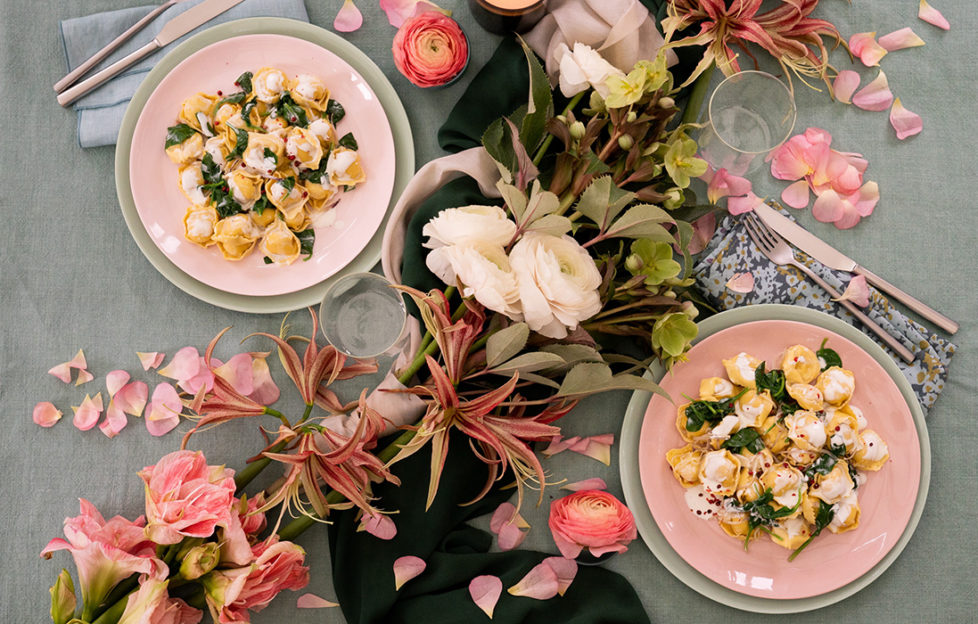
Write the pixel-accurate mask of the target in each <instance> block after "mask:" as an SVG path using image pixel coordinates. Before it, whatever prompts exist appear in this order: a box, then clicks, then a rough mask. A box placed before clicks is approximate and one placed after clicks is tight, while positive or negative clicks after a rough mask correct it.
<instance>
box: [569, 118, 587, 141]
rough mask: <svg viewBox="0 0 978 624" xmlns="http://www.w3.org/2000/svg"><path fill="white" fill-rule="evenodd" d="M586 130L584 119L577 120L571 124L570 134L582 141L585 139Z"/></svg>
mask: <svg viewBox="0 0 978 624" xmlns="http://www.w3.org/2000/svg"><path fill="white" fill-rule="evenodd" d="M586 131H587V128H585V127H584V122H583V121H575V122H574V123H572V124H571V125H570V135H571V138H572V139H574V140H575V141H580V140H581V139H583V138H584V133H585V132H586Z"/></svg>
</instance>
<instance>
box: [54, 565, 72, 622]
mask: <svg viewBox="0 0 978 624" xmlns="http://www.w3.org/2000/svg"><path fill="white" fill-rule="evenodd" d="M76 604H77V600H76V599H75V584H74V582H72V580H71V574H69V573H68V570H62V571H61V574H59V575H58V580H56V581H55V582H54V585H52V586H51V620H52V621H53V622H54V624H67V622H68V621H69V620H71V618H72V616H73V615H74V614H75V606H76Z"/></svg>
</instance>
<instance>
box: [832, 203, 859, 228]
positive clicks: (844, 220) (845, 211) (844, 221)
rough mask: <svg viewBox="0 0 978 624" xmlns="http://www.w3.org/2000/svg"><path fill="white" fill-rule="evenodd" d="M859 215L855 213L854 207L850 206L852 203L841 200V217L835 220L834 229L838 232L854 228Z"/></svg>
mask: <svg viewBox="0 0 978 624" xmlns="http://www.w3.org/2000/svg"><path fill="white" fill-rule="evenodd" d="M860 218H861V217H860V216H859V213H858V212H856V207H855V206H853V205H852V202H850V201H847V200H845V199H843V200H842V216H841V217H840V218H839V219H836V221H835V223H833V225H835V227H837V228H839V229H840V230H848V229H849V228H851V227H855V226H856V224H857V223H859V220H860Z"/></svg>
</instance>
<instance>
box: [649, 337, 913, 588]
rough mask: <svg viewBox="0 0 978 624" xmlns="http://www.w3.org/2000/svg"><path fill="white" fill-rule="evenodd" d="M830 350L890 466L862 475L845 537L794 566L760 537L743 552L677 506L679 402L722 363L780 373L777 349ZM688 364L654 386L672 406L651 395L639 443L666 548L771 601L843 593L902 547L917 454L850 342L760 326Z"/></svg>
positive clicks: (881, 376) (895, 405)
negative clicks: (672, 459) (741, 360)
mask: <svg viewBox="0 0 978 624" xmlns="http://www.w3.org/2000/svg"><path fill="white" fill-rule="evenodd" d="M826 338H828V343H827V345H826V346H827V347H830V348H832V349H834V350H835V351H836V352H837V353H838V354H839V356H840V357H841V358H842V364H843V366H844V367H845V368H847V369H848V370H851V371H852V372H853V373H854V374H855V377H856V390H855V393H854V395H853V398H852V404H853V405H855V406H857V407H859V408H861V409H862V411H863V414H864V415H865V416H866V419H867V420H868V422H869V427H870V428H872V429H874V430H876V431H877V432H878V433H879V434H880V435H881V436H882V437H883V439H884V440H885V441H886V443H887V444H888V446H889V449H890V461H889V462H887V464H886V465H885V466H884V467H883V468H882V469H881V470H880V471H879V472H866V473H865V474H866V475H867V481H866V483H865V484H863V485H862V486H860V487H859V490H858V492H859V502H860V507H861V516H860V523H859V526H858V527H857V528H856V529H854V530H852V531H849V532H846V533H842V534H838V535H837V534H834V533H831V532H829V531H824V532H823V533H822V534H821V535H820V536H819V537H817V538H816V539H815V540H814V541H813V542H812V543H811V544H810V545H809V546H808V547H807V548H806V549H805V551H804V552H802V553H801V554H800V555H799V556H798V557H797V558H796V559H795V560H794V561H792V562H789V561H788V555H789V554H790V552H791V551H789V550H787V549H785V548H782V547H781V546H778V545H777V544H774V543H773V542H772V541H771V540H770V539H767V538H766V537H763V538H759V539H757V540H754V541H752V542H751V544H750V549H749V551H745V550H744V544H743V542H742V541H741V540H738V539H736V538H732V537H730V536H728V535H727V534H725V533H724V532H723V530H722V529H720V526H719V525H718V524H717V522H716V521H715V520H712V519H711V520H702V519H700V518H697V517H696V516H695V515H694V514H693V513H692V512H691V511H690V510H689V508H688V507H687V505H686V502H685V500H684V492H685V489H684V488H683V487H682V486H681V485H680V484H679V482H678V481H676V479H675V477H674V476H673V474H672V470H671V468H670V467H669V464H668V463H667V462H666V459H665V453H666V451H668V450H669V449H672V448H676V447H680V446H683V445H684V444H685V442H684V441H683V440H682V438H681V437H680V435H679V432H678V431H677V430H676V407H677V406H678V405H679V404H680V403H681V402H683V401H684V400H683V399H682V398H681V397H683V395H686V396H690V397H695V396H697V395H698V391H699V382H700V380H701V379H703V378H705V377H714V376H717V377H725V372H724V369H723V364H722V363H721V360H722V359H724V358H729V357H731V356H733V355H736V354H737V353H740V352H741V351H746V352H748V353H750V354H751V355H754V356H755V357H758V358H760V359H762V360H764V361H766V362H767V365H768V368H769V369H770V368H780V365H781V356H782V354H783V352H784V350H785V349H786V348H787V347H789V346H791V345H794V344H803V345H805V346H807V347H809V348H810V349H812V350H813V351H814V350H817V349H818V348H819V345H820V344H821V343H822V340H824V339H826ZM688 356H689V357H688V360H687V361H686V362H684V363H681V364H678V365H676V366H674V367H673V370H672V371H671V372H670V373H667V374H666V375H665V376H664V377H663V379H662V380H661V381H660V385H661V386H662V388H663V389H664V390H665V391H666V392H668V393H669V395H670V396H671V397H675V398H676V404H673V403H671V402H670V401H668V400H667V399H665V398H663V397H662V396H659V395H655V396H653V398H652V399H651V401H649V404H648V407H647V409H646V411H645V416H644V419H643V421H642V427H641V433H640V437H639V442H638V464H639V472H640V479H641V487H642V490H643V492H644V495H645V500H646V502H647V504H648V506H649V510H650V511H651V513H652V517H653V519H654V520H655V523H656V525H657V526H658V528H659V530H660V531H661V532H662V534H663V536H664V537H665V539H666V540H667V541H668V543H669V545H670V546H671V548H672V549H673V550H674V551H675V552H676V553H677V554H678V555H679V556H680V557H681V558H682V559H683V560H685V561H686V563H688V564H689V565H690V566H692V567H693V568H694V569H695V570H697V571H698V572H699V573H700V574H702V575H704V576H705V577H707V578H708V579H710V580H712V581H714V582H716V583H718V584H719V585H721V586H723V587H725V588H728V589H730V590H732V591H734V592H738V593H741V594H745V595H748V596H756V597H759V598H768V599H775V600H786V599H799V598H809V597H812V596H819V595H822V594H826V593H828V592H832V591H834V590H837V589H839V588H842V587H844V586H846V585H848V584H849V583H852V582H853V581H855V580H856V579H859V578H860V577H861V576H863V575H864V574H866V573H867V572H869V571H870V570H872V569H873V568H874V566H876V564H877V563H879V562H880V560H881V559H883V558H884V557H885V556H886V554H887V553H888V552H889V551H890V550H891V549H892V548H893V547H894V545H896V543H897V541H898V540H899V539H900V538H901V536H902V535H903V533H904V530H905V529H906V528H907V524H908V522H909V521H910V518H911V515H912V513H913V511H914V505H915V501H916V498H917V489H918V486H919V484H920V477H921V450H920V449H921V446H920V441H919V439H918V436H917V429H916V426H915V423H914V419H913V416H912V414H911V410H910V407H909V406H908V404H907V402H906V400H905V399H904V396H903V394H901V392H900V389H899V388H898V387H897V385H896V383H895V382H894V381H893V379H892V378H891V377H890V375H889V374H888V373H887V371H886V370H884V368H883V367H882V366H881V365H880V363H879V362H877V360H876V359H874V358H873V357H872V356H871V355H870V354H868V353H866V352H865V351H864V350H863V349H862V348H860V347H859V346H857V345H856V344H855V343H853V342H852V341H850V340H848V339H846V338H844V337H842V336H840V335H838V334H836V333H834V332H832V331H829V330H826V329H823V328H821V327H817V326H815V325H810V324H808V323H802V322H797V321H788V320H760V321H755V322H748V323H743V324H739V325H735V326H733V327H729V328H728V329H724V330H722V331H719V332H717V333H715V334H713V335H711V336H709V337H707V338H705V339H704V340H703V341H701V342H699V343H698V344H696V345H695V346H694V347H693V348H692V349H690V351H689V353H688Z"/></svg>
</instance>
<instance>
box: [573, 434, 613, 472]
mask: <svg viewBox="0 0 978 624" xmlns="http://www.w3.org/2000/svg"><path fill="white" fill-rule="evenodd" d="M614 443H615V434H613V433H605V434H602V435H596V436H590V437H587V438H581V439H580V440H578V441H577V442H575V443H574V444H573V445H571V447H570V450H571V451H574V452H575V453H580V454H581V455H585V456H587V457H590V458H591V459H596V460H598V461H599V462H601V463H602V464H604V465H605V466H610V465H611V445H612V444H614Z"/></svg>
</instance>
